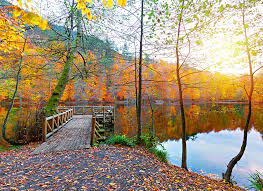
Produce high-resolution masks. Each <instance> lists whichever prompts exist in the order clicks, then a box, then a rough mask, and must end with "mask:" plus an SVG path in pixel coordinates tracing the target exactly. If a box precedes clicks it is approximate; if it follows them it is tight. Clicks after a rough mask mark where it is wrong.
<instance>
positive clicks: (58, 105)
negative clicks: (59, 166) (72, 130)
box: [0, 0, 263, 191]
mask: <svg viewBox="0 0 263 191" xmlns="http://www.w3.org/2000/svg"><path fill="white" fill-rule="evenodd" d="M262 20H263V3H262V1H260V0H233V1H228V0H169V1H166V0H41V1H37V0H0V82H1V83H0V179H1V178H3V181H2V180H0V187H3V188H4V190H5V189H6V190H10V189H12V188H15V189H14V190H23V188H25V189H29V188H32V189H33V190H37V189H40V190H42V189H43V190H46V189H48V188H49V189H50V190H57V189H58V190H59V189H66V190H93V189H99V190H103V189H105V190H136V189H139V188H142V187H143V188H145V189H146V190H162V189H163V190H169V188H170V190H180V188H182V190H187V189H189V190H198V189H201V190H217V189H219V190H220V189H221V190H242V189H255V190H260V191H261V190H262V189H263V170H262V169H263V161H262V158H263V152H262V151H263V149H262V148H263V123H262V121H263V107H262V103H263V70H262V68H263V64H262V61H263V51H262V45H263V38H262V33H263V26H262ZM98 108H101V109H102V110H101V111H97V113H96V111H95V112H94V110H96V109H98ZM105 108H110V109H109V110H107V109H105ZM112 108H113V109H112ZM63 109H64V110H63ZM65 109H68V110H67V111H65ZM78 109H79V110H78ZM81 109H82V112H83V113H82V115H83V116H88V115H90V116H92V117H91V118H87V119H86V120H90V122H88V123H89V124H91V125H85V126H89V127H87V128H90V129H89V130H88V132H90V133H89V135H86V132H85V133H84V134H83V133H80V134H81V135H79V138H72V139H71V141H72V140H75V141H76V140H78V139H80V140H81V139H82V138H81V137H83V136H84V138H83V140H84V139H86V138H87V137H88V138H87V139H88V140H89V139H90V140H89V141H90V145H89V146H88V147H91V148H90V149H88V151H86V150H81V151H79V152H78V149H77V151H72V152H73V153H70V151H68V150H67V149H64V150H63V152H64V151H66V152H65V156H64V155H60V154H58V156H55V158H56V159H55V160H58V161H57V162H59V161H60V160H61V161H63V160H64V159H65V158H64V157H66V158H67V157H68V155H70V156H71V157H73V158H74V160H78V159H77V158H78V157H82V155H87V156H88V155H89V156H90V155H93V154H94V156H97V155H99V153H104V154H105V153H106V155H110V156H109V157H116V158H117V159H116V160H118V161H119V158H121V152H126V151H125V149H133V150H132V152H133V154H134V155H133V157H134V156H136V157H137V158H136V157H135V158H136V160H138V161H137V163H140V162H141V163H144V162H143V161H144V160H143V159H141V158H140V154H139V153H144V150H143V149H145V150H147V152H149V153H153V154H154V155H155V157H157V158H159V159H160V160H161V161H162V162H165V163H167V162H168V163H170V164H172V165H175V166H180V169H178V170H176V169H175V170H174V171H173V172H170V173H169V172H168V170H163V169H165V168H167V169H169V167H164V166H163V164H159V163H156V164H155V165H157V166H163V167H160V168H161V169H160V170H159V171H158V173H160V174H159V175H156V176H160V177H161V176H166V175H167V174H169V175H167V176H169V177H170V176H172V174H173V173H175V172H176V173H178V174H173V177H171V182H172V183H171V185H170V187H169V186H167V185H164V184H163V182H162V181H161V180H159V179H158V180H156V179H155V178H154V176H153V174H154V173H153V172H154V170H153V169H152V166H150V165H149V163H150V162H148V163H147V164H145V165H146V166H145V167H144V168H145V169H147V168H149V169H151V171H153V172H152V173H153V174H152V175H151V176H152V179H151V180H150V179H149V181H150V183H148V182H147V181H146V180H143V179H142V180H143V181H142V182H140V181H141V180H140V179H138V180H137V179H136V180H137V181H138V182H140V183H138V182H137V184H138V185H140V184H142V187H139V186H138V185H137V186H138V187H136V186H135V187H133V186H132V185H130V184H128V183H127V184H125V186H124V185H123V184H122V183H120V182H118V181H119V179H118V176H117V174H115V175H114V173H113V171H110V172H109V173H110V175H107V176H106V175H105V177H106V178H105V180H104V179H103V180H102V182H103V183H102V185H97V186H98V187H92V186H91V185H89V184H86V183H85V181H84V180H83V181H77V179H76V180H75V181H77V182H78V183H76V185H75V186H73V185H71V184H70V185H69V184H67V183H65V182H64V181H66V182H67V180H66V179H64V178H62V180H63V181H62V184H61V185H60V186H61V187H59V186H58V187H55V186H56V184H55V183H54V181H56V180H55V179H54V177H53V175H52V174H53V173H55V174H56V173H57V172H55V171H54V172H48V173H49V175H50V177H53V178H51V179H48V182H49V184H46V183H41V185H38V184H36V183H35V182H34V181H35V180H34V181H33V182H31V183H29V182H27V181H28V180H27V179H30V180H31V179H32V180H33V179H34V177H33V178H32V177H31V175H30V176H28V177H27V178H26V179H25V182H23V183H21V184H20V185H17V184H16V183H15V182H16V180H15V177H13V175H12V174H11V171H10V169H13V168H15V167H14V166H16V165H17V163H16V161H19V157H21V156H19V155H22V156H25V158H27V156H30V157H28V158H27V159H25V161H27V160H29V162H26V163H25V164H30V166H29V167H28V168H35V167H36V166H34V165H37V164H35V162H33V163H34V165H33V163H32V164H31V162H30V160H31V155H30V153H31V152H32V151H33V150H34V149H35V148H36V150H37V148H38V146H39V145H40V147H41V143H42V142H46V141H47V142H48V144H49V143H50V140H53V139H57V138H58V139H61V137H59V136H62V134H60V133H64V131H66V130H64V129H67V128H68V126H70V124H72V123H73V122H72V121H74V120H77V119H78V120H80V119H79V118H81V117H79V116H78V115H79V114H77V111H81ZM85 109H87V110H86V111H85V112H86V113H85V112H84V110H85ZM89 109H91V110H92V113H91V114H90V113H88V112H89V111H88V110H89ZM71 112H72V113H71ZM71 114H72V116H71ZM64 115H68V116H66V118H67V117H68V118H67V119H65V124H60V123H64V122H63V120H64V119H62V118H61V122H60V117H59V116H64ZM96 115H98V116H99V115H103V120H102V125H101V126H103V128H104V129H100V130H99V131H100V132H103V134H104V131H106V132H108V130H107V128H108V126H107V125H108V124H107V123H109V122H108V121H107V119H108V118H107V117H108V115H110V116H111V117H113V118H114V119H112V118H109V119H110V124H111V125H112V126H113V130H109V131H112V132H113V133H110V134H109V135H108V134H107V136H105V140H104V139H103V140H104V141H102V142H100V141H97V140H99V139H98V137H101V136H100V135H96V133H97V131H96V124H97V121H96V120H97V118H96ZM76 116H77V118H76ZM94 116H95V117H94ZM93 118H95V119H94V120H95V122H94V123H93V121H92V120H93ZM49 119H52V120H53V121H52V124H51V123H50V124H49V122H48V120H49ZM83 119H84V118H83ZM56 120H57V121H56ZM81 120H82V118H81ZM100 122H101V121H100V120H99V119H98V127H99V126H100V125H99V123H100ZM76 123H78V122H76ZM81 123H82V124H86V123H87V121H86V122H79V125H77V126H78V127H79V128H80V126H81ZM93 124H94V125H93ZM51 125H52V127H51ZM56 125H57V129H56V127H55V126H56ZM58 126H59V127H58ZM72 126H74V125H72ZM49 127H50V130H49V129H48V128H49ZM106 127H107V128H106ZM94 128H95V129H94ZM54 129H55V130H54ZM80 129H81V128H80ZM109 129H111V127H110V128H109ZM82 130H83V129H81V131H82ZM53 131H54V135H53ZM66 133H68V132H66ZM49 134H50V136H51V137H50V138H49ZM47 135H48V136H47ZM66 135H67V136H69V134H66ZM104 135H106V133H105V134H104ZM72 136H76V135H75V134H74V135H73V134H72ZM96 136H97V137H96ZM43 137H44V138H43ZM94 137H95V138H96V139H95V138H94ZM103 137H104V136H103ZM93 139H94V140H96V141H97V142H96V141H95V142H96V143H95V144H93ZM61 140H63V139H61ZM65 141H66V139H65ZM86 142H87V141H86ZM56 143H57V142H56ZM101 143H102V144H101ZM43 144H44V143H43ZM76 144H77V143H76ZM78 144H80V141H79V143H78ZM104 144H106V145H107V144H108V145H116V144H117V145H118V146H120V145H124V146H128V147H131V148H126V147H121V148H119V147H118V146H117V147H116V148H115V147H112V146H109V148H108V149H109V151H108V150H107V148H106V149H105V148H104V146H100V145H104ZM72 145H73V143H72ZM94 145H95V146H94ZM135 145H136V146H135ZM85 146H86V145H85ZM62 147H63V146H60V147H59V148H62ZM96 147H98V149H99V150H96ZM17 148H18V151H17V150H16V149H17ZM81 148H82V147H81ZM94 148H95V149H94ZM134 148H137V149H138V150H136V149H135V150H134ZM217 148H218V149H220V151H219V150H217ZM117 149H120V150H119V151H116V150H117ZM141 149H142V150H141ZM55 150H56V149H55ZM69 150H72V149H69ZM89 150H90V151H89ZM74 152H76V153H74ZM86 152H88V153H86ZM107 152H109V153H107ZM115 152H117V153H116V154H115ZM21 153H22V154H21ZM33 153H34V152H33ZM111 155H113V156H111ZM33 157H36V158H33V159H32V160H33V161H35V160H40V158H41V157H46V156H44V155H43V156H42V154H39V155H35V156H33ZM75 157H77V158H75ZM144 157H146V159H145V161H146V160H148V159H149V156H148V155H147V154H146V155H145V156H144ZM107 158H108V157H106V159H105V160H107ZM128 158H129V157H128ZM8 159H10V160H11V161H13V162H9V161H8ZM45 160H47V161H48V163H52V162H50V160H52V159H51V158H49V156H48V157H47V158H46V159H45ZM67 160H68V159H67ZM88 160H91V161H89V162H91V163H94V162H95V161H93V160H94V159H93V157H91V158H89V159H88ZM103 160H104V159H103ZM126 160H127V159H125V161H126ZM149 160H154V159H151V156H150V159H149ZM69 162H70V164H71V163H72V164H74V161H73V162H72V161H69ZM96 162H97V163H98V161H96ZM135 163H136V161H135ZM8 165H9V166H8ZM31 165H33V166H31ZM82 165H84V166H80V167H78V168H84V167H86V166H85V165H86V163H85V164H82ZM100 165H103V163H101V164H100ZM105 165H106V164H105ZM107 165H108V164H107ZM118 165H119V164H118ZM5 166H8V168H7V167H5ZM120 166H121V165H120ZM118 167H119V166H118ZM63 168H64V167H63ZM76 168H77V167H76ZM101 168H103V167H101ZM131 168H132V167H131ZM136 168H137V167H136ZM138 168H140V167H138ZM175 168H177V167H175ZM178 168H179V167H178ZM20 170H21V172H22V171H23V172H25V169H20ZM64 170H65V169H64ZM93 170H94V172H95V171H96V169H93ZM97 170H98V171H100V169H97ZM1 171H3V172H5V173H7V176H6V177H4V176H5V175H4V173H1ZM62 171H63V170H61V172H62ZM73 171H74V169H73ZM73 171H72V173H76V171H74V172H73ZM120 171H121V170H120ZM138 171H140V172H141V171H145V170H142V169H139V170H138ZM164 171H165V172H164ZM191 171H193V172H197V173H199V174H201V175H205V177H209V178H212V179H216V181H219V182H220V183H219V184H218V185H217V183H215V182H211V185H212V186H211V187H206V186H207V185H210V183H207V184H205V183H204V185H199V184H198V183H197V182H198V181H201V182H202V181H204V182H206V181H210V180H204V179H202V180H201V179H200V180H199V179H198V178H197V177H196V178H193V177H192V175H191V174H190V173H191ZM184 172H187V173H188V172H189V174H187V176H188V177H191V178H193V180H192V181H193V182H195V181H197V180H198V181H197V182H195V183H194V184H193V185H191V183H189V182H188V180H185V179H184V178H183V176H184ZM63 173H64V171H63ZM63 173H62V174H60V172H58V174H59V178H61V177H60V176H62V175H63ZM135 173H136V172H135ZM143 173H144V172H143ZM162 173H167V174H162ZM2 174H3V175H2ZM98 174H101V172H98ZM102 174H103V173H102ZM9 176H10V178H11V183H7V182H8V181H9V180H8V178H7V177H9ZM17 176H19V175H18V174H17ZM26 176H27V175H26ZM54 176H55V175H54ZM79 176H80V177H81V176H86V174H85V173H84V174H82V175H79ZM108 176H110V177H108ZM137 176H138V177H141V176H142V177H144V175H140V174H139V175H138V174H137ZM177 176H178V177H177ZM47 177H48V175H46V176H45V177H44V179H45V178H47ZM76 177H78V175H76ZM94 177H95V179H96V181H100V178H99V177H97V175H96V176H95V175H94ZM107 177H108V178H107ZM125 177H126V175H125ZM111 178H112V179H111ZM130 178H131V177H129V176H128V177H126V179H127V181H128V179H130ZM174 178H177V179H178V181H177V179H176V180H175V179H174ZM180 178H181V179H180ZM107 179H109V180H111V183H109V184H108V185H106V184H107V181H106V180H107ZM89 180H90V181H93V179H89ZM172 180H173V181H172ZM36 181H38V179H37V180H36ZM72 181H73V180H72ZM151 181H152V182H151ZM73 182H74V181H73ZM112 182H114V183H112ZM128 182H129V181H128ZM154 182H156V183H157V185H155V183H154ZM180 183H181V184H182V185H183V186H182V187H180V185H179V184H180ZM30 184H32V185H34V186H33V187H30V186H29V185H30ZM39 184H40V183H39ZM165 184H166V183H165ZM167 184H168V183H167ZM14 185H15V186H14ZM135 185H136V184H135ZM236 185H237V186H236ZM10 186H11V187H10ZM13 186H14V187H13ZM20 186H23V187H20ZM28 186H29V187H28ZM100 186H102V187H100ZM107 186H108V187H107ZM144 186H145V187H144ZM147 186H149V187H147ZM178 186H179V187H178ZM202 186H204V187H202ZM217 186H218V187H217ZM225 186H226V187H225ZM228 186H230V187H228ZM238 186H239V187H238ZM0 190H1V189H0Z"/></svg>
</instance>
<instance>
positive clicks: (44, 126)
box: [42, 119, 47, 142]
mask: <svg viewBox="0 0 263 191" xmlns="http://www.w3.org/2000/svg"><path fill="white" fill-rule="evenodd" d="M46 134H47V120H46V119H45V122H44V125H43V127H42V142H46Z"/></svg>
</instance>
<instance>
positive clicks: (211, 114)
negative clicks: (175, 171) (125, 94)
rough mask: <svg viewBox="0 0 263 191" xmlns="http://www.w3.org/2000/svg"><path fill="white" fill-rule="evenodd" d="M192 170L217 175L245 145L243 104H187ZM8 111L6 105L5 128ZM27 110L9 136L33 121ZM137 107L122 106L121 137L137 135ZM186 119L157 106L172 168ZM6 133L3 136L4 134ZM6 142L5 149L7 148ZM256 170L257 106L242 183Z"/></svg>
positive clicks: (259, 143) (0, 110) (259, 145)
mask: <svg viewBox="0 0 263 191" xmlns="http://www.w3.org/2000/svg"><path fill="white" fill-rule="evenodd" d="M185 109H186V119H187V130H186V132H187V157H188V158H187V162H188V168H189V169H191V170H192V171H194V172H198V173H200V174H205V175H209V174H213V175H215V176H217V177H220V178H221V176H222V172H225V170H226V165H227V164H228V162H229V161H230V160H231V159H232V157H234V156H235V155H236V154H237V153H238V151H239V149H240V146H241V143H242V138H243V127H244V125H245V120H246V113H247V106H246V105H242V104H201V105H194V104H192V105H191V104H189V105H186V108H185ZM6 110H7V108H4V107H0V125H2V124H1V123H2V122H3V117H4V115H5V113H6ZM27 110H28V109H26V108H15V109H14V110H13V112H12V114H11V116H10V121H9V124H8V129H9V132H12V128H13V127H14V126H15V124H16V122H17V120H18V119H20V118H21V116H23V118H28V115H29V114H28V113H29V112H26V111H27ZM135 113H136V109H135V106H133V105H132V106H125V105H116V120H115V121H116V122H115V133H118V134H125V135H127V136H128V137H133V136H135V135H136V132H137V128H136V118H135V116H136V115H135ZM142 121H143V127H144V128H143V131H144V132H147V130H148V129H149V128H150V127H151V110H150V107H149V106H143V117H142ZM180 121H181V118H180V110H179V107H178V106H175V105H154V126H155V132H156V135H157V136H158V137H159V139H160V142H161V143H162V145H163V146H164V148H165V149H166V150H167V152H168V154H169V161H170V162H171V163H172V164H175V165H178V166H180V165H181V139H180V137H181V132H182V131H181V122H180ZM0 133H1V132H0ZM5 146H6V145H5V144H4V142H3V141H1V140H0V148H1V147H5ZM256 170H258V171H260V172H262V173H263V105H254V106H253V115H252V118H251V126H250V130H249V134H248V144H247V148H246V151H245V154H244V156H243V157H242V159H241V160H240V161H239V162H238V164H237V165H236V167H235V168H234V171H233V176H234V180H235V181H236V182H237V184H238V185H241V186H247V187H248V186H249V184H250V183H249V181H248V177H249V174H250V173H253V172H255V171H256Z"/></svg>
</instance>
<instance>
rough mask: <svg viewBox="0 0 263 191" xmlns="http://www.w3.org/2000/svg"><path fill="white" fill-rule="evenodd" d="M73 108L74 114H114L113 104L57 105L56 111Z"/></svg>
mask: <svg viewBox="0 0 263 191" xmlns="http://www.w3.org/2000/svg"><path fill="white" fill-rule="evenodd" d="M67 109H73V114H74V115H96V114H107V113H112V114H114V106H58V111H63V110H67Z"/></svg>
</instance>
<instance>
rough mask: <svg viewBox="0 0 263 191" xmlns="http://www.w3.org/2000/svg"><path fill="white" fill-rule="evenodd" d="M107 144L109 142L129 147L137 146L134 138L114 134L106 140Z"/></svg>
mask: <svg viewBox="0 0 263 191" xmlns="http://www.w3.org/2000/svg"><path fill="white" fill-rule="evenodd" d="M106 144H109V145H116V144H120V145H123V146H128V147H134V146H135V144H134V142H133V140H132V139H130V138H127V137H126V136H125V135H114V136H112V137H110V138H109V139H108V140H107V141H106Z"/></svg>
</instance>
